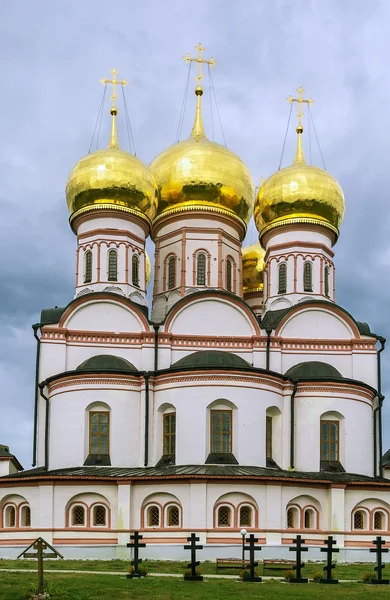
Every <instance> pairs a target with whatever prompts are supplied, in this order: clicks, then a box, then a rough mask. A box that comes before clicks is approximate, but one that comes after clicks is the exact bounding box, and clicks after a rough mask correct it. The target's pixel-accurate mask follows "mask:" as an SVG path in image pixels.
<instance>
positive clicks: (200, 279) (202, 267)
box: [196, 252, 206, 285]
mask: <svg viewBox="0 0 390 600" xmlns="http://www.w3.org/2000/svg"><path fill="white" fill-rule="evenodd" d="M196 285H206V255H205V254H204V253H203V252H200V253H199V254H198V256H197V257H196Z"/></svg>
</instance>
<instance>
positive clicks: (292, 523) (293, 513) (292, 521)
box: [287, 508, 298, 529]
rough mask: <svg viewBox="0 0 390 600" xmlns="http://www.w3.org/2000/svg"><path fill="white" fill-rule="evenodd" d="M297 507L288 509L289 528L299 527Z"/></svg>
mask: <svg viewBox="0 0 390 600" xmlns="http://www.w3.org/2000/svg"><path fill="white" fill-rule="evenodd" d="M297 513H298V511H297V509H296V508H289V509H288V511H287V527H288V528H289V529H295V528H296V527H297V521H298V519H297Z"/></svg>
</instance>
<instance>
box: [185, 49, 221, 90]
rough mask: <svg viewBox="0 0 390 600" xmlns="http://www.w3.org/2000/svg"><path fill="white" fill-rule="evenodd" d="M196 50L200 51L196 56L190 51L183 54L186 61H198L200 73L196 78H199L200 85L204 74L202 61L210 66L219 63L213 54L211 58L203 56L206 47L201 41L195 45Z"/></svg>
mask: <svg viewBox="0 0 390 600" xmlns="http://www.w3.org/2000/svg"><path fill="white" fill-rule="evenodd" d="M195 50H197V51H198V56H197V57H196V58H193V57H191V56H190V55H189V54H188V52H187V54H186V55H185V56H183V58H184V60H185V61H186V63H187V64H188V63H190V62H197V63H198V75H197V76H196V79H197V80H198V87H200V82H201V80H202V79H203V77H204V75H202V63H205V64H207V65H210V67H214V65H216V64H217V63H216V62H215V60H214V59H213V58H212V56H210V58H209V59H206V58H203V52H204V51H205V50H206V48H204V47H203V46H202V43H201V42H199V44H198V45H197V46H195Z"/></svg>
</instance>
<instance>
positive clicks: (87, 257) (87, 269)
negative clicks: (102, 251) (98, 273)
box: [84, 250, 92, 283]
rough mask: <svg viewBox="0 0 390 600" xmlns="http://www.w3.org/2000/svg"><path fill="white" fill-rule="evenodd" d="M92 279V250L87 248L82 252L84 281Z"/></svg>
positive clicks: (87, 281)
mask: <svg viewBox="0 0 390 600" xmlns="http://www.w3.org/2000/svg"><path fill="white" fill-rule="evenodd" d="M91 281H92V252H91V250H87V252H86V253H85V254H84V283H90V282H91Z"/></svg>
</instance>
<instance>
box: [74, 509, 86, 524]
mask: <svg viewBox="0 0 390 600" xmlns="http://www.w3.org/2000/svg"><path fill="white" fill-rule="evenodd" d="M71 522H72V525H73V526H75V527H77V526H82V525H85V508H84V506H74V507H73V508H72V520H71Z"/></svg>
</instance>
